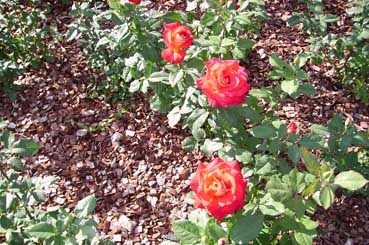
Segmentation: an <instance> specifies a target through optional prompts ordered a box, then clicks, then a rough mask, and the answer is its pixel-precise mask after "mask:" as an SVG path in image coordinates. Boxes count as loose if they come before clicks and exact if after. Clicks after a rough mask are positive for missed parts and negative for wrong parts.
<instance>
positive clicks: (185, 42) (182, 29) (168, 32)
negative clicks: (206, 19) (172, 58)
mask: <svg viewBox="0 0 369 245" xmlns="http://www.w3.org/2000/svg"><path fill="white" fill-rule="evenodd" d="M163 38H164V44H165V46H167V48H170V49H172V50H174V51H176V52H178V50H180V49H185V48H189V47H190V46H191V45H192V40H193V37H192V34H191V30H190V28H188V27H187V26H183V25H181V24H180V23H179V22H177V21H176V22H173V23H170V24H164V33H163Z"/></svg>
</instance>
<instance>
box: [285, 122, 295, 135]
mask: <svg viewBox="0 0 369 245" xmlns="http://www.w3.org/2000/svg"><path fill="white" fill-rule="evenodd" d="M296 132H297V124H296V123H295V122H293V121H292V122H290V124H288V126H287V133H289V134H295V133H296Z"/></svg>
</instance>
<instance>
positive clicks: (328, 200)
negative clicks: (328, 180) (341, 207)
mask: <svg viewBox="0 0 369 245" xmlns="http://www.w3.org/2000/svg"><path fill="white" fill-rule="evenodd" d="M319 199H320V203H321V204H322V205H323V208H324V209H328V208H329V207H330V206H331V205H332V204H333V202H334V193H333V190H332V188H331V187H329V186H326V187H324V188H323V190H322V191H321V192H320V196H319Z"/></svg>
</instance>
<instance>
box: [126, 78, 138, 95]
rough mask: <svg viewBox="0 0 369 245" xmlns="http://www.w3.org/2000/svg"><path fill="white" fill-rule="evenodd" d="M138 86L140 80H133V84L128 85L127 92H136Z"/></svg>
mask: <svg viewBox="0 0 369 245" xmlns="http://www.w3.org/2000/svg"><path fill="white" fill-rule="evenodd" d="M140 86H141V82H140V80H134V81H133V82H131V83H130V85H129V89H128V91H129V92H130V93H134V92H137V91H138V90H139V89H140Z"/></svg>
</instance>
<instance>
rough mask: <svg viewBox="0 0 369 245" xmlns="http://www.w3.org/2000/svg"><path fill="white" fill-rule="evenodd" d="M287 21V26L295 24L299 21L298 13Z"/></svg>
mask: <svg viewBox="0 0 369 245" xmlns="http://www.w3.org/2000/svg"><path fill="white" fill-rule="evenodd" d="M287 23H288V25H289V26H295V25H297V24H299V23H301V16H300V15H298V14H294V15H292V16H291V17H290V18H289V19H288V20H287Z"/></svg>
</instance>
